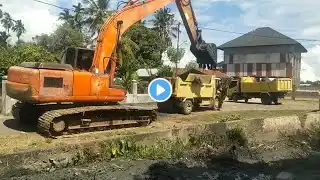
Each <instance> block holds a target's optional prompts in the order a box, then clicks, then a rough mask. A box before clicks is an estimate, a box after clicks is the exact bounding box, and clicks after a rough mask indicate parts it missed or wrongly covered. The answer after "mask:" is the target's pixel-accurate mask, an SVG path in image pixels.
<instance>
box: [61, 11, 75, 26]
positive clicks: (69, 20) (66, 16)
mask: <svg viewBox="0 0 320 180" xmlns="http://www.w3.org/2000/svg"><path fill="white" fill-rule="evenodd" d="M58 19H59V20H62V21H64V22H65V23H67V24H69V26H71V27H74V19H73V16H72V15H71V14H70V10H69V9H64V10H63V11H62V12H60V13H59V18H58Z"/></svg>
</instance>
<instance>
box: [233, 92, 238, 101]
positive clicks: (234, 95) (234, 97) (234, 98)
mask: <svg viewBox="0 0 320 180" xmlns="http://www.w3.org/2000/svg"><path fill="white" fill-rule="evenodd" d="M232 101H233V102H238V96H237V95H236V94H233V95H232Z"/></svg>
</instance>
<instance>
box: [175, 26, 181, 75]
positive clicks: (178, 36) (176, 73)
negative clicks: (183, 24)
mask: <svg viewBox="0 0 320 180" xmlns="http://www.w3.org/2000/svg"><path fill="white" fill-rule="evenodd" d="M179 38H180V22H178V35H177V53H176V62H175V63H176V64H175V65H176V72H175V77H177V75H178V53H179V40H180V39H179Z"/></svg>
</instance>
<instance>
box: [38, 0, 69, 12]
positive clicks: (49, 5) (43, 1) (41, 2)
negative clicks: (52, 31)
mask: <svg viewBox="0 0 320 180" xmlns="http://www.w3.org/2000/svg"><path fill="white" fill-rule="evenodd" d="M33 1H35V2H38V3H42V4H46V5H49V6H53V7H56V8H59V9H63V10H69V11H73V9H69V8H65V7H61V6H58V5H55V4H51V3H48V2H44V1H39V0H33Z"/></svg>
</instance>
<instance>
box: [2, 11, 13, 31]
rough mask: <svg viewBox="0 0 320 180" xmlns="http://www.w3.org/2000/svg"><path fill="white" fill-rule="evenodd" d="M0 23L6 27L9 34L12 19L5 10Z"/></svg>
mask: <svg viewBox="0 0 320 180" xmlns="http://www.w3.org/2000/svg"><path fill="white" fill-rule="evenodd" d="M1 23H2V25H3V27H4V28H5V29H6V32H7V33H8V34H10V29H11V28H12V26H13V25H14V24H13V19H12V18H11V15H10V14H9V13H7V12H5V13H3V19H1Z"/></svg>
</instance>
